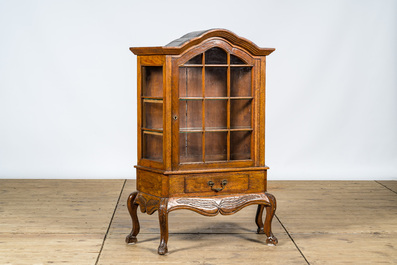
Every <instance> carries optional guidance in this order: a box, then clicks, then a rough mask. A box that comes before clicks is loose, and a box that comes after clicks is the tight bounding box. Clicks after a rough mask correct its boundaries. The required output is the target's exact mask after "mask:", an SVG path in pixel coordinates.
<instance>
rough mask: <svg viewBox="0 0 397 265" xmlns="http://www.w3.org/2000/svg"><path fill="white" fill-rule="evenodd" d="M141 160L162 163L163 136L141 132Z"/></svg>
mask: <svg viewBox="0 0 397 265" xmlns="http://www.w3.org/2000/svg"><path fill="white" fill-rule="evenodd" d="M142 158H146V159H150V160H155V161H160V162H161V161H163V135H162V134H161V133H153V132H143V143H142Z"/></svg>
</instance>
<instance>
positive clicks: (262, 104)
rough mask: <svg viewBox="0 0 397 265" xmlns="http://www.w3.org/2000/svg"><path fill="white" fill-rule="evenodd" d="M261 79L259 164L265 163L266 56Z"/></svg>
mask: <svg viewBox="0 0 397 265" xmlns="http://www.w3.org/2000/svg"><path fill="white" fill-rule="evenodd" d="M260 72H261V80H260V105H259V108H260V109H259V121H258V122H259V124H260V128H259V131H258V133H259V161H260V164H259V166H264V165H265V130H266V126H265V113H266V109H265V105H266V57H263V58H261V65H260Z"/></svg>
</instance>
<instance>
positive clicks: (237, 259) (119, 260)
mask: <svg viewBox="0 0 397 265" xmlns="http://www.w3.org/2000/svg"><path fill="white" fill-rule="evenodd" d="M124 237H125V236H124V235H122V234H118V233H116V234H111V235H109V237H108V239H107V240H106V243H105V246H104V248H103V250H102V253H101V257H100V260H99V264H102V265H105V264H131V262H132V261H133V264H306V262H305V260H304V259H303V258H302V256H301V255H300V254H299V252H298V251H297V250H296V248H295V246H294V245H293V243H292V242H291V241H290V240H289V238H288V236H287V235H286V234H285V233H280V234H279V240H280V244H279V245H278V246H276V247H272V246H267V245H266V244H264V235H258V234H255V233H250V234H246V233H243V234H170V237H169V242H168V249H169V253H168V254H167V255H165V256H160V255H158V254H157V247H158V244H159V237H158V235H156V234H144V233H143V234H139V236H138V243H137V244H134V245H127V244H125V243H124V241H123V240H124Z"/></svg>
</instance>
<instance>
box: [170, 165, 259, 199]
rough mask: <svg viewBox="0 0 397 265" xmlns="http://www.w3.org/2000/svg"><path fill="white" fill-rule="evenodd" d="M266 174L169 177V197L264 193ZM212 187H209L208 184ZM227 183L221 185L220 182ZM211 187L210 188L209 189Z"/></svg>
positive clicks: (247, 173)
mask: <svg viewBox="0 0 397 265" xmlns="http://www.w3.org/2000/svg"><path fill="white" fill-rule="evenodd" d="M265 174H266V172H264V171H261V172H258V171H255V172H252V171H251V172H238V173H237V172H228V173H203V174H191V175H190V174H189V175H174V176H171V177H170V180H169V181H170V182H169V184H170V185H169V188H170V189H169V194H170V196H212V195H226V194H233V193H250V192H263V191H265V189H266V187H265V179H266V175H265ZM210 181H211V182H212V183H213V185H212V184H211V183H210V184H211V185H209V182H210ZM224 181H226V182H227V183H226V184H224V185H222V182H224ZM211 186H212V187H211ZM222 186H223V187H222Z"/></svg>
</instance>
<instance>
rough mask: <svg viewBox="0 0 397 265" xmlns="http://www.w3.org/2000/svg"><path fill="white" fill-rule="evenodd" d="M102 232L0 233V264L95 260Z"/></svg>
mask: <svg viewBox="0 0 397 265" xmlns="http://www.w3.org/2000/svg"><path fill="white" fill-rule="evenodd" d="M102 241H103V234H89V233H84V234H59V233H58V234H30V233H25V234H8V233H0V264H13V265H15V264H64V263H66V264H91V265H92V264H95V261H96V259H97V257H98V253H99V250H100V247H101V244H102Z"/></svg>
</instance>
